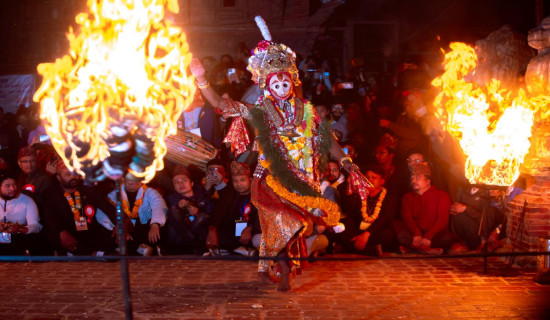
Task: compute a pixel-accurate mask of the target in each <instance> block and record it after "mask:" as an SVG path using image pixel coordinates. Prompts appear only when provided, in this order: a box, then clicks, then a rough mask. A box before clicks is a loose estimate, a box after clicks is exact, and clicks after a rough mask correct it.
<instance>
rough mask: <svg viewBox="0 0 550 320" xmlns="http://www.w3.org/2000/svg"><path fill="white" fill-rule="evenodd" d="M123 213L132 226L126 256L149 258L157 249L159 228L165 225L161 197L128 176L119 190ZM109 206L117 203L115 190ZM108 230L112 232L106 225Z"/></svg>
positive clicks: (112, 225) (110, 197) (110, 227)
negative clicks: (133, 254)
mask: <svg viewBox="0 0 550 320" xmlns="http://www.w3.org/2000/svg"><path fill="white" fill-rule="evenodd" d="M120 196H121V198H122V211H123V213H124V214H125V215H126V217H127V218H128V219H130V221H131V222H132V225H133V227H130V228H129V230H127V231H128V235H129V237H128V238H129V239H128V240H130V241H128V252H129V253H130V254H132V253H134V252H137V253H139V254H141V255H143V256H152V255H153V253H154V248H157V252H158V250H159V249H158V244H159V241H160V240H161V228H162V227H163V226H164V224H165V223H166V213H167V211H168V208H167V207H166V202H164V199H163V198H162V196H161V195H160V193H159V192H158V191H157V190H155V189H154V188H150V187H148V186H147V185H145V184H143V183H142V179H140V178H136V177H134V176H133V175H131V174H127V175H126V176H125V177H124V185H123V186H122V187H121V190H120ZM108 197H109V199H110V201H111V203H113V204H114V203H116V197H117V196H116V190H113V191H111V192H110V193H109V195H108ZM111 222H112V221H111ZM107 225H108V226H107V228H108V229H110V230H113V236H115V235H116V227H115V225H114V224H109V223H108V222H107Z"/></svg>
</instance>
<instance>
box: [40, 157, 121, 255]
mask: <svg viewBox="0 0 550 320" xmlns="http://www.w3.org/2000/svg"><path fill="white" fill-rule="evenodd" d="M56 172H57V173H56V178H57V183H55V184H54V186H53V187H52V188H51V189H48V190H47V194H46V197H45V199H44V206H43V210H44V217H45V223H46V225H47V227H48V230H47V231H48V238H49V241H50V242H51V244H52V245H53V247H54V248H55V249H56V251H57V253H58V254H68V255H103V254H104V253H107V254H109V253H112V251H113V250H114V249H115V247H116V242H115V241H114V240H113V239H112V237H111V232H110V231H109V230H108V229H106V228H104V227H103V226H102V225H101V224H100V223H99V222H98V221H97V219H96V213H97V212H98V209H99V208H101V210H102V212H104V214H105V215H107V216H108V217H109V218H110V219H112V221H115V219H116V218H115V217H116V211H115V207H114V206H113V205H112V204H111V203H110V202H109V200H108V199H107V198H106V197H102V196H99V195H98V194H97V193H96V192H95V190H94V189H92V188H88V187H85V186H83V185H82V183H81V182H82V179H81V177H80V176H78V175H76V174H74V173H72V172H71V171H69V169H68V168H67V167H66V166H65V165H64V163H63V161H58V162H57V170H56Z"/></svg>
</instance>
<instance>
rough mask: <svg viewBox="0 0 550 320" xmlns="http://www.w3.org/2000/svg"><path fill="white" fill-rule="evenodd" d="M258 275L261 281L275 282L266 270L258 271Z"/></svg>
mask: <svg viewBox="0 0 550 320" xmlns="http://www.w3.org/2000/svg"><path fill="white" fill-rule="evenodd" d="M258 277H260V280H262V281H263V282H266V283H273V282H275V281H273V278H272V277H271V275H270V274H269V272H268V271H264V272H258Z"/></svg>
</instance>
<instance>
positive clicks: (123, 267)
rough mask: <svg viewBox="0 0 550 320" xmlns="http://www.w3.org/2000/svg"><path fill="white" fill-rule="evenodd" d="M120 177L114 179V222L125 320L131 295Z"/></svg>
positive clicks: (130, 305) (130, 302) (131, 317)
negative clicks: (116, 231)
mask: <svg viewBox="0 0 550 320" xmlns="http://www.w3.org/2000/svg"><path fill="white" fill-rule="evenodd" d="M120 188H121V185H120V179H117V180H116V223H117V229H118V234H117V236H118V247H119V249H120V271H121V275H122V292H123V294H124V311H125V313H126V320H132V319H133V315H132V297H131V296H130V279H129V276H128V259H126V257H127V252H126V224H125V223H124V220H125V216H124V214H123V213H122V200H121V195H120V192H121V191H120Z"/></svg>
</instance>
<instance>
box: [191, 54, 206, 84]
mask: <svg viewBox="0 0 550 320" xmlns="http://www.w3.org/2000/svg"><path fill="white" fill-rule="evenodd" d="M189 69H190V70H191V73H192V74H193V76H195V78H196V79H197V81H198V82H204V81H205V80H206V78H205V77H204V74H205V73H206V71H205V70H204V67H203V66H202V63H201V62H200V60H199V59H197V58H193V59H191V63H190V64H189Z"/></svg>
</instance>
